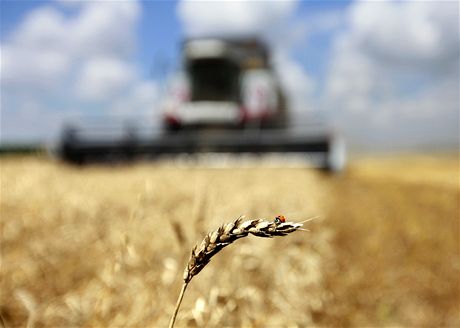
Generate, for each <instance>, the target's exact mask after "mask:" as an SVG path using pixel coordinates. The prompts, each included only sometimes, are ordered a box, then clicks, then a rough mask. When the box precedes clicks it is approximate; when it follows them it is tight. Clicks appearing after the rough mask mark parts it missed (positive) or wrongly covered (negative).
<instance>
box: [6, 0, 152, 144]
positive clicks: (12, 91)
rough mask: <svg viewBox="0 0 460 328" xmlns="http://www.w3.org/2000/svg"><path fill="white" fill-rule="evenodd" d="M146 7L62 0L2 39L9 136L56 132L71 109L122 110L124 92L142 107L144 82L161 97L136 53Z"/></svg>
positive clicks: (34, 136)
mask: <svg viewBox="0 0 460 328" xmlns="http://www.w3.org/2000/svg"><path fill="white" fill-rule="evenodd" d="M64 9H65V10H64ZM140 14H141V8H140V4H139V3H138V2H137V1H129V2H116V1H111V2H100V1H90V2H87V1H70V2H69V1H61V2H59V3H57V4H56V3H51V4H45V5H43V6H41V7H38V8H37V9H35V10H33V11H31V12H30V13H29V14H28V15H26V16H25V17H24V19H23V20H22V21H21V22H20V23H19V24H18V26H17V28H15V30H13V31H12V33H10V35H8V36H7V37H6V38H5V39H4V40H3V41H2V44H1V51H2V58H1V59H2V60H1V75H2V79H1V87H2V90H3V91H4V96H3V97H2V99H1V101H2V122H1V123H2V129H1V136H2V139H3V140H10V139H17V138H29V139H42V140H43V139H44V138H49V137H50V135H51V134H55V133H56V132H57V131H58V129H59V128H60V123H61V122H62V120H63V119H64V118H65V117H66V114H69V113H73V114H75V113H80V114H81V113H88V112H91V111H92V112H93V113H96V114H97V113H100V112H105V113H107V112H111V111H115V110H119V109H115V107H117V106H118V102H117V101H118V100H120V99H123V100H124V103H125V105H126V106H127V108H133V107H136V106H137V104H139V103H140V102H143V101H144V99H145V95H144V94H143V93H142V92H138V91H136V90H140V89H144V90H145V89H146V87H145V85H153V86H152V87H150V88H149V91H151V92H154V95H153V97H156V96H157V92H158V91H157V88H156V87H155V86H154V82H153V81H147V80H145V79H144V78H143V77H142V74H141V73H140V72H138V70H137V66H136V64H135V60H134V54H135V51H136V41H137V40H136V37H137V36H136V27H137V23H138V22H139V19H140ZM136 97H139V99H137V98H136ZM149 100H152V99H151V98H150V99H149ZM128 101H129V102H131V103H129V102H128ZM27 126H34V128H32V129H27V128H24V127H27Z"/></svg>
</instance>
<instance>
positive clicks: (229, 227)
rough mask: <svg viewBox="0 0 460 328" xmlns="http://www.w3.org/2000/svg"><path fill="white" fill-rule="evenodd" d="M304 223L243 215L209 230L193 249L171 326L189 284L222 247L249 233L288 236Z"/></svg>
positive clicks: (265, 235)
mask: <svg viewBox="0 0 460 328" xmlns="http://www.w3.org/2000/svg"><path fill="white" fill-rule="evenodd" d="M302 225H303V222H300V223H296V222H280V221H277V220H275V221H267V220H265V219H255V220H248V221H243V217H239V218H238V219H236V220H235V221H234V222H229V223H225V224H223V225H222V226H220V227H219V228H218V229H217V230H214V231H211V232H209V233H208V234H207V235H206V237H204V239H203V241H202V242H201V244H200V245H199V246H198V245H196V246H195V247H193V249H192V252H191V254H190V259H189V261H188V263H187V266H186V267H185V270H184V276H183V279H184V283H183V285H182V289H181V292H180V294H179V298H178V300H177V304H176V308H175V309H174V313H173V315H172V317H171V321H170V323H169V328H172V327H173V326H174V322H175V320H176V316H177V312H178V311H179V307H180V304H181V302H182V298H183V297H184V293H185V290H186V288H187V285H188V284H189V282H190V281H191V280H192V278H193V277H194V276H196V275H197V274H198V273H200V271H201V270H203V268H204V267H205V266H206V265H207V264H208V263H209V261H211V258H212V257H213V256H214V255H216V254H217V253H218V252H220V250H221V249H222V248H224V247H225V246H227V245H230V244H231V243H233V242H234V241H236V240H237V239H240V238H243V237H247V236H248V235H249V234H251V235H254V236H257V237H265V238H272V237H277V236H286V235H287V234H289V233H291V232H294V231H297V230H304V229H302Z"/></svg>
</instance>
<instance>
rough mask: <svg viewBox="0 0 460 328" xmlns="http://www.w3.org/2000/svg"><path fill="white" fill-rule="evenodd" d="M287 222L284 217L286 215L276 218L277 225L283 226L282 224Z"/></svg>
mask: <svg viewBox="0 0 460 328" xmlns="http://www.w3.org/2000/svg"><path fill="white" fill-rule="evenodd" d="M284 222H286V218H285V217H284V215H278V216H277V217H276V218H275V224H276V225H278V224H281V223H284Z"/></svg>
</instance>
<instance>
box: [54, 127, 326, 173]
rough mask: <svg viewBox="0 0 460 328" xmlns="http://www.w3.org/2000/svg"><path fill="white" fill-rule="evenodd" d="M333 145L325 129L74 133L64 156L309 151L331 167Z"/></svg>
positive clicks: (84, 159)
mask: <svg viewBox="0 0 460 328" xmlns="http://www.w3.org/2000/svg"><path fill="white" fill-rule="evenodd" d="M333 145H334V140H333V135H331V134H328V133H326V132H324V131H309V132H305V131H286V130H271V131H270V130H248V131H231V132H229V131H225V132H222V133H220V132H218V131H201V132H196V131H195V132H186V131H184V132H180V133H177V134H161V135H157V136H155V137H150V138H145V137H144V138H140V137H138V136H136V135H129V134H128V135H125V136H124V137H120V138H116V139H106V140H104V139H94V140H91V139H88V138H79V137H78V133H75V132H74V133H73V134H72V135H69V138H64V139H63V142H62V144H61V147H60V155H61V157H62V158H63V159H64V160H67V161H69V162H73V163H77V164H83V163H88V162H104V161H124V160H128V159H135V158H149V159H154V158H157V157H160V156H162V155H175V154H195V153H254V154H264V153H276V152H280V153H307V154H310V155H313V154H314V155H315V157H316V160H315V162H316V163H315V165H316V166H320V167H324V168H330V156H331V154H332V152H333V149H332V146H333Z"/></svg>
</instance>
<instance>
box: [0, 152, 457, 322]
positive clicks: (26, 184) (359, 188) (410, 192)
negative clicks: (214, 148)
mask: <svg viewBox="0 0 460 328" xmlns="http://www.w3.org/2000/svg"><path fill="white" fill-rule="evenodd" d="M0 164H1V200H0V201H1V203H0V206H1V208H0V209H1V262H0V265H1V266H0V277H1V291H0V293H1V294H0V295H1V304H0V314H1V318H2V320H3V323H4V325H5V326H6V327H14V326H30V327H32V326H35V327H121V326H123V327H134V326H135V327H163V326H167V325H168V321H169V318H170V316H171V314H172V312H173V310H174V306H175V302H176V299H177V296H178V293H179V291H180V288H181V284H182V281H183V280H182V274H183V270H184V267H185V265H186V264H187V261H188V258H189V255H190V249H191V247H192V246H193V245H195V244H196V243H197V242H199V241H200V240H202V239H203V237H204V236H205V234H206V233H207V232H208V231H211V230H213V229H216V228H217V227H219V226H220V225H221V224H222V223H224V222H229V221H232V220H235V219H236V218H237V217H239V216H240V215H242V214H244V215H246V217H248V218H267V219H269V220H272V219H273V218H274V217H275V216H276V215H278V214H283V215H285V216H286V217H288V218H289V220H292V221H302V220H305V219H308V218H312V217H316V216H317V217H318V218H317V219H315V220H312V221H310V222H308V223H306V225H305V226H306V227H307V228H308V229H309V230H310V231H309V232H305V231H298V232H295V233H294V234H292V235H289V236H286V237H283V238H273V239H265V238H257V237H249V238H244V239H243V240H238V241H236V242H235V243H233V244H232V245H229V246H228V247H226V248H225V249H224V250H222V251H221V252H220V253H219V254H218V255H216V256H215V257H213V258H212V261H211V262H210V263H209V264H208V265H207V266H206V267H205V268H204V269H203V270H202V271H201V272H200V274H199V275H198V276H196V277H194V279H193V281H192V282H191V283H190V285H189V287H188V288H187V293H186V294H185V297H184V299H183V301H182V306H181V309H180V312H179V314H178V317H177V321H176V326H177V327H183V326H188V327H197V326H198V327H222V326H229V327H243V326H244V327H267V326H269V327H296V326H298V327H305V326H328V327H330V326H354V327H362V326H382V327H383V326H385V327H390V326H391V327H394V326H399V327H409V326H411V327H414V326H418V327H421V326H425V327H428V326H429V327H431V326H433V327H434V326H437V327H453V326H459V325H460V318H459V314H458V312H457V310H458V308H459V306H460V301H459V297H460V290H459V286H460V281H459V277H460V254H459V252H460V251H459V233H460V230H459V214H458V213H459V202H460V185H459V184H460V180H459V162H458V157H457V156H445V155H442V156H437V157H435V156H422V155H417V156H416V155H413V156H399V157H389V156H387V157H381V158H362V159H359V160H355V161H353V162H352V163H351V164H350V167H349V169H348V170H347V171H346V172H345V173H344V174H342V175H340V176H331V175H327V174H324V173H321V172H318V171H315V170H311V169H307V168H301V167H298V168H295V167H291V168H281V167H271V166H268V165H264V164H263V163H260V164H258V165H255V166H253V167H227V168H219V169H216V168H210V167H206V166H205V165H175V164H173V163H171V162H166V161H163V162H158V163H140V164H132V165H125V166H113V167H103V166H89V167H73V166H67V165H64V164H62V163H59V162H57V161H54V160H51V159H49V158H46V157H43V156H35V157H34V156H28V157H3V158H2V159H0Z"/></svg>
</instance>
